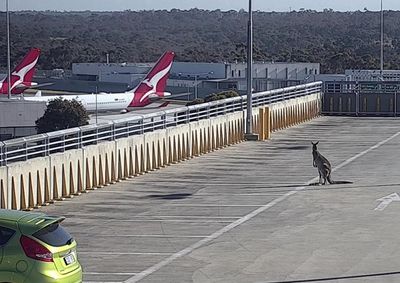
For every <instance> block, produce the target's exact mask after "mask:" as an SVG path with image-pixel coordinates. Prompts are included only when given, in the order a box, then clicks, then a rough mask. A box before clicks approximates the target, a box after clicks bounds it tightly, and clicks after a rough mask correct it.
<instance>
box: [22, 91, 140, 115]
mask: <svg viewBox="0 0 400 283" xmlns="http://www.w3.org/2000/svg"><path fill="white" fill-rule="evenodd" d="M133 97H134V94H133V93H132V92H125V93H104V94H83V95H59V96H55V95H52V96H33V97H24V100H28V101H45V102H49V101H50V100H53V99H56V98H62V99H66V100H73V99H75V100H76V101H79V102H81V103H82V105H83V107H85V109H86V110H87V111H88V112H95V111H115V110H124V109H127V108H128V106H129V104H130V103H131V101H132V100H133ZM96 105H97V107H96Z"/></svg>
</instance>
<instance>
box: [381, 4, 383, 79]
mask: <svg viewBox="0 0 400 283" xmlns="http://www.w3.org/2000/svg"><path fill="white" fill-rule="evenodd" d="M381 80H382V81H383V0H381Z"/></svg>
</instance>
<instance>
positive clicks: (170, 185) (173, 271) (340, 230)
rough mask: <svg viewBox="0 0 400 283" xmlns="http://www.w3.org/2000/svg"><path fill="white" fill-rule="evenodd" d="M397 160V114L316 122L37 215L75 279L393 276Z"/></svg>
mask: <svg viewBox="0 0 400 283" xmlns="http://www.w3.org/2000/svg"><path fill="white" fill-rule="evenodd" d="M317 140H319V141H320V143H319V146H318V148H319V150H320V152H321V153H322V154H323V155H324V156H325V157H327V158H328V159H329V160H330V162H331V164H332V167H333V168H334V172H333V173H332V177H333V180H335V181H338V183H339V184H333V185H326V186H315V185H310V184H312V183H314V182H316V180H317V179H316V178H315V177H316V176H317V175H318V174H317V170H316V168H314V167H312V155H311V141H317ZM399 157H400V120H399V119H396V118H350V117H319V118H317V119H314V120H312V121H310V122H308V123H304V124H302V125H299V126H296V127H292V128H290V129H286V130H283V131H280V132H277V133H273V134H272V139H271V140H269V141H265V142H244V143H241V144H237V145H233V146H230V147H227V148H225V149H222V150H218V151H215V152H212V153H209V154H206V155H203V156H201V157H198V158H194V159H191V160H188V161H185V162H182V163H179V164H176V165H172V166H169V167H167V168H163V169H161V170H159V171H154V172H151V173H148V174H145V175H143V176H140V177H136V178H134V179H129V180H127V181H123V182H120V183H117V184H115V185H112V186H108V187H105V188H101V189H98V190H96V191H93V192H90V193H88V194H83V195H81V196H79V197H76V198H73V199H71V200H66V201H63V202H57V203H56V204H54V205H51V206H48V207H44V208H41V209H40V211H43V212H46V213H48V214H56V215H64V216H66V217H67V219H66V221H65V222H64V226H65V227H66V228H67V230H68V231H69V232H70V233H71V234H72V235H73V236H74V237H75V238H76V240H77V242H78V255H79V259H80V261H81V263H82V265H83V268H84V281H85V282H157V283H158V282H160V283H161V282H163V283H165V282H171V283H172V282H218V283H225V282H226V283H228V282H230V283H231V282H265V283H267V282H268V283H272V282H273V283H278V282H280V283H283V282H340V283H342V282H345V283H349V282H384V283H386V282H400V202H399V200H400V197H396V193H399V194H400V172H399V168H400V158H399ZM389 195H391V196H390V197H386V198H384V199H382V200H381V201H378V199H380V198H383V197H385V196H389Z"/></svg>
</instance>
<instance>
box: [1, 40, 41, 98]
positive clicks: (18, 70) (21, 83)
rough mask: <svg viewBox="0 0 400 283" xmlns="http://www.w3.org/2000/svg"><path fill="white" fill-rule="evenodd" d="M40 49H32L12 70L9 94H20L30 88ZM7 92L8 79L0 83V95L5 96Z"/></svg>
mask: <svg viewBox="0 0 400 283" xmlns="http://www.w3.org/2000/svg"><path fill="white" fill-rule="evenodd" d="M39 55H40V49H38V48H32V49H31V50H30V51H29V52H28V54H26V55H25V57H24V58H23V59H22V61H21V62H20V63H19V64H18V65H17V66H16V67H15V68H14V70H13V71H12V73H11V79H10V83H11V87H10V89H11V93H12V94H20V93H22V92H23V91H24V90H25V89H27V88H29V87H30V86H32V85H33V84H34V83H32V78H33V75H34V73H35V66H36V63H37V61H38V59H39ZM7 92H8V77H6V78H5V79H4V80H3V81H1V82H0V93H1V94H7Z"/></svg>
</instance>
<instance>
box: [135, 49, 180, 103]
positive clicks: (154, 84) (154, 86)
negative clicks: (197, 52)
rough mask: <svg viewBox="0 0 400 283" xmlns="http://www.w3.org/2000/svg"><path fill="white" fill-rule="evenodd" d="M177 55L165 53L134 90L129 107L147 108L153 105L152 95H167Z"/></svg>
mask: <svg viewBox="0 0 400 283" xmlns="http://www.w3.org/2000/svg"><path fill="white" fill-rule="evenodd" d="M174 57H175V53H174V52H172V51H167V52H165V53H164V54H163V55H162V56H161V58H160V59H159V60H158V61H157V63H156V64H155V65H154V67H153V68H152V69H151V70H150V72H149V73H148V74H147V76H146V77H145V78H144V79H143V80H142V81H141V82H140V83H139V85H138V86H137V87H136V88H134V89H133V90H132V91H131V92H133V93H134V98H133V100H132V102H131V104H130V105H129V107H140V106H146V105H148V104H150V103H151V101H150V97H149V96H150V95H156V96H159V97H162V96H164V95H165V93H164V92H165V87H166V85H167V80H168V77H169V72H170V70H171V67H172V62H173V59H174Z"/></svg>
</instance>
